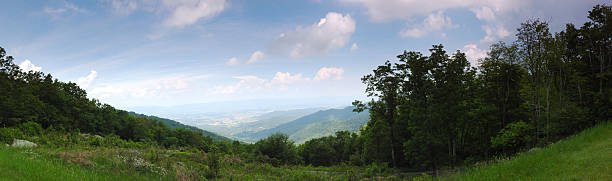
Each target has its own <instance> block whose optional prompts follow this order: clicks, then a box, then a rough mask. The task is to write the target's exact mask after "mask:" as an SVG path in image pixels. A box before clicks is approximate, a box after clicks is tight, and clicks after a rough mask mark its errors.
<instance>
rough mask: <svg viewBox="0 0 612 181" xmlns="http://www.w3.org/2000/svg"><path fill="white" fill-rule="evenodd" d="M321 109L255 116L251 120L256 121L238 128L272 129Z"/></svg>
mask: <svg viewBox="0 0 612 181" xmlns="http://www.w3.org/2000/svg"><path fill="white" fill-rule="evenodd" d="M321 109H322V108H307V109H294V110H286V111H273V112H269V113H265V114H262V115H259V116H256V117H254V118H253V119H255V120H258V121H255V122H250V123H245V124H244V125H241V126H240V127H242V128H243V130H245V131H261V130H265V129H270V128H274V127H276V126H278V125H281V124H284V123H288V122H291V121H293V120H296V119H298V118H300V117H303V116H306V115H309V114H312V113H315V112H317V111H319V110H321Z"/></svg>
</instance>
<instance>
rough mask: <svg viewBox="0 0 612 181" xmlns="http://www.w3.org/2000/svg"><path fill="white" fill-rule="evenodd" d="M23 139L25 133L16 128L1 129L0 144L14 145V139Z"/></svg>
mask: <svg viewBox="0 0 612 181" xmlns="http://www.w3.org/2000/svg"><path fill="white" fill-rule="evenodd" d="M20 138H23V132H21V130H19V129H16V128H0V143H2V144H12V143H13V139H20Z"/></svg>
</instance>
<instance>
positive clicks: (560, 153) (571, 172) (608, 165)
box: [438, 122, 612, 180]
mask: <svg viewBox="0 0 612 181" xmlns="http://www.w3.org/2000/svg"><path fill="white" fill-rule="evenodd" d="M438 179H440V180H612V123H610V122H609V123H604V124H601V125H599V126H596V127H594V128H591V129H588V130H585V131H583V132H582V133H579V134H577V135H575V136H571V137H569V138H566V139H565V140H562V141H559V142H557V143H555V144H552V145H549V146H548V147H546V148H541V149H534V150H532V151H529V152H524V153H521V154H519V155H517V156H516V157H513V158H510V159H507V160H499V161H497V162H496V163H492V164H487V165H483V166H478V167H472V168H469V169H466V170H463V171H461V172H458V173H455V174H453V175H451V176H447V177H442V178H438Z"/></svg>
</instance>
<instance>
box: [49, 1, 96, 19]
mask: <svg viewBox="0 0 612 181" xmlns="http://www.w3.org/2000/svg"><path fill="white" fill-rule="evenodd" d="M43 12H45V13H47V14H48V15H50V16H51V17H53V18H59V17H60V16H61V15H62V14H64V13H68V12H73V13H87V12H88V11H87V10H85V9H83V8H79V7H78V6H76V5H74V4H70V3H68V2H65V3H64V6H62V7H59V8H50V7H45V8H44V9H43Z"/></svg>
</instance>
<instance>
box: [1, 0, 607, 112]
mask: <svg viewBox="0 0 612 181" xmlns="http://www.w3.org/2000/svg"><path fill="white" fill-rule="evenodd" d="M603 3H605V1H603V0H601V1H591V0H430V1H418V0H301V1H298V0H291V1H289V0H97V1H96V0H87V1H76V0H48V1H47V0H46V1H34V0H23V1H13V0H3V1H2V2H1V4H2V5H1V6H0V26H1V28H0V47H3V48H5V49H6V50H7V54H8V55H12V56H13V57H14V58H15V63H16V64H18V65H19V66H20V67H22V69H25V70H35V71H42V72H45V73H51V74H52V75H53V76H54V77H55V78H57V79H59V80H61V81H66V82H68V81H70V82H75V83H77V84H78V85H79V86H80V87H82V88H83V89H85V90H86V91H87V92H88V97H90V98H96V99H99V100H100V101H101V102H103V103H108V104H111V105H113V106H116V107H129V106H171V105H183V104H196V103H205V102H219V101H240V100H253V99H276V100H278V99H285V98H286V99H288V100H289V99H291V100H292V101H295V100H298V101H299V100H300V99H303V100H309V101H312V100H323V99H327V98H329V97H343V98H346V101H347V102H346V104H347V105H348V104H350V101H351V100H354V99H365V96H364V89H365V86H364V85H363V84H362V83H361V81H360V78H361V77H363V76H364V75H366V74H369V73H370V72H371V71H372V69H374V68H375V67H376V66H378V65H380V64H382V63H384V62H385V61H386V60H394V59H395V58H394V57H395V56H396V55H398V54H401V53H402V52H403V51H404V50H407V51H420V52H423V53H424V54H427V53H426V52H427V50H428V49H429V48H431V46H432V45H434V44H443V45H444V46H445V47H446V49H447V51H448V52H455V51H456V50H461V51H462V52H464V53H466V55H467V56H468V58H469V60H470V62H472V65H474V66H475V65H477V63H478V61H477V60H478V59H479V58H482V57H484V56H486V53H487V50H488V49H489V45H491V44H492V43H495V42H497V41H506V42H508V41H513V40H514V39H515V38H514V35H515V33H516V28H517V27H519V25H520V23H521V22H524V21H525V20H527V19H529V18H539V19H541V20H544V21H547V22H549V24H550V28H551V30H552V31H553V32H558V31H560V30H562V28H563V27H564V25H565V24H566V23H573V24H577V25H581V24H583V23H584V22H586V21H587V18H586V16H587V12H588V11H589V10H590V9H591V8H592V7H593V6H594V5H596V4H603ZM608 4H609V2H608Z"/></svg>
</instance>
